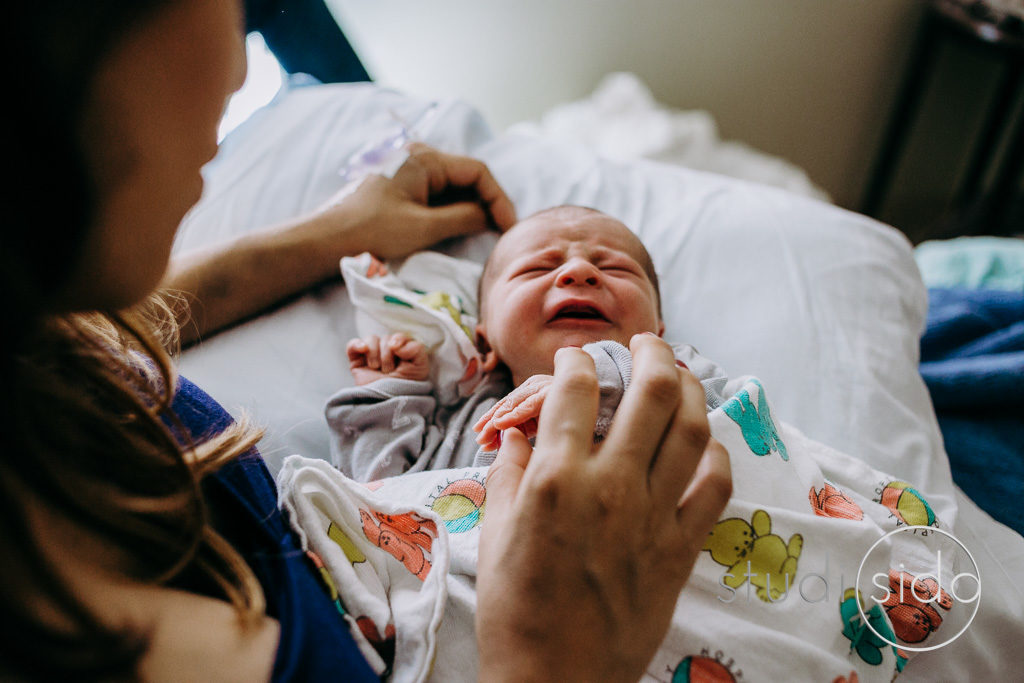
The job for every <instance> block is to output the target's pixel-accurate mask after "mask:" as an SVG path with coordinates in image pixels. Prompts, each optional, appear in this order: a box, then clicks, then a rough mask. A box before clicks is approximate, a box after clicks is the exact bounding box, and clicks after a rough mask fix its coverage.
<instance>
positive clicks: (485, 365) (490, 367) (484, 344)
mask: <svg viewBox="0 0 1024 683" xmlns="http://www.w3.org/2000/svg"><path fill="white" fill-rule="evenodd" d="M476 348H477V350H479V351H480V353H482V354H483V355H484V359H483V362H482V363H481V364H480V370H481V371H482V372H493V371H494V369H495V368H496V367H498V363H499V362H501V361H500V359H499V358H498V354H497V353H495V351H494V349H492V348H491V344H490V342H488V341H487V328H485V327H484V324H483V323H478V324H477V326H476Z"/></svg>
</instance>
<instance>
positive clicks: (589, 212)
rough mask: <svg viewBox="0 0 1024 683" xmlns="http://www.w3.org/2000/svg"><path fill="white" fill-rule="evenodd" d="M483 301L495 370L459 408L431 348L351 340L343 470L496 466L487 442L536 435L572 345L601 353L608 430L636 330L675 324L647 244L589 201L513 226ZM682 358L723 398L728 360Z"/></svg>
mask: <svg viewBox="0 0 1024 683" xmlns="http://www.w3.org/2000/svg"><path fill="white" fill-rule="evenodd" d="M478 298H479V301H480V320H481V322H480V323H479V324H478V325H477V327H476V330H475V332H476V337H477V344H478V347H479V349H480V351H481V352H482V354H483V362H482V364H481V366H482V369H483V370H484V371H485V372H486V373H488V377H487V379H486V380H485V381H484V382H483V384H482V385H481V386H480V387H479V388H478V389H477V391H475V392H474V393H473V395H472V396H470V397H469V398H468V399H467V400H466V401H465V402H464V403H463V404H462V405H460V406H455V407H454V408H449V407H443V406H438V405H437V401H436V400H435V399H434V397H433V396H432V395H431V389H432V387H431V386H430V384H429V382H427V381H426V380H427V377H428V376H429V374H430V357H429V354H428V352H427V349H426V347H425V346H424V345H423V344H422V343H420V342H418V341H416V340H414V339H412V338H410V337H409V336H408V335H405V334H402V333H396V334H392V335H389V336H386V337H384V338H378V337H369V338H365V339H353V340H351V341H350V342H349V343H348V346H347V353H348V358H349V363H350V367H351V370H352V374H353V377H354V378H355V380H356V384H357V386H356V387H354V388H350V389H344V390H342V391H340V392H338V393H337V394H335V395H334V396H333V397H332V398H331V399H330V400H329V402H328V406H327V411H326V413H327V419H328V422H329V423H330V425H331V426H332V427H333V428H334V429H333V433H334V437H333V442H332V455H333V458H334V462H335V465H336V466H337V467H338V468H339V469H341V471H342V472H344V473H345V474H347V475H349V476H352V477H353V478H355V479H357V480H360V481H368V480H374V479H380V478H383V477H386V476H392V475H395V474H400V473H402V472H405V471H417V470H421V469H438V468H446V467H459V466H466V465H471V464H476V465H483V464H489V462H490V460H491V459H492V457H493V456H491V457H488V456H486V455H484V454H483V453H482V452H481V450H482V451H483V452H487V451H494V450H496V448H497V445H498V443H499V440H500V432H501V430H504V429H508V428H509V427H512V426H519V427H520V429H521V430H522V431H524V432H525V433H526V435H527V436H533V434H534V433H535V431H536V417H537V416H538V415H539V414H540V406H541V404H542V401H543V398H544V395H545V393H546V390H547V386H548V385H549V383H550V379H551V373H552V370H553V367H554V366H553V364H554V356H555V351H557V350H558V349H559V348H561V347H563V346H579V347H583V348H584V350H586V351H587V352H588V353H590V354H591V356H592V357H593V358H594V362H595V365H596V367H597V370H598V378H599V381H600V383H601V394H602V403H601V412H600V415H599V419H598V425H597V430H596V436H597V437H598V438H600V437H601V436H603V434H604V433H605V432H607V429H608V425H609V424H610V421H611V417H612V415H613V413H614V410H615V407H616V406H617V405H618V401H619V398H620V397H621V395H622V392H623V391H624V390H625V388H626V386H628V384H629V378H630V374H631V360H630V356H629V352H628V351H627V350H626V345H627V344H628V343H629V339H630V338H631V337H632V336H633V335H634V334H640V333H644V332H647V333H650V334H657V335H659V336H660V335H661V334H662V333H663V332H664V329H665V325H664V323H663V322H662V319H661V310H660V309H661V305H660V295H659V291H658V277H657V274H656V273H655V271H654V265H653V263H652V262H651V257H650V255H649V254H648V253H647V250H646V249H645V248H644V245H643V244H642V243H641V242H640V240H639V239H638V238H637V237H636V235H634V234H633V233H632V232H631V231H630V230H629V229H628V228H627V227H626V226H625V225H623V224H622V223H621V222H620V221H618V220H616V219H614V218H612V217H610V216H608V215H606V214H603V213H601V212H599V211H596V210H594V209H588V208H583V207H576V206H562V207H556V208H554V209H548V210H546V211H541V212H539V213H537V214H534V215H533V216H531V217H529V218H527V219H526V220H524V221H522V222H520V223H519V224H517V225H516V226H515V227H513V228H512V229H511V230H509V231H508V232H506V233H505V234H504V235H503V236H502V238H501V239H500V240H499V241H498V243H497V245H496V246H495V248H494V250H493V251H492V252H491V255H490V257H489V258H488V260H487V264H486V265H485V266H484V271H483V274H482V276H481V279H480V285H479V294H478ZM677 358H680V362H681V363H685V365H686V366H687V367H689V368H690V369H691V371H693V372H694V373H695V374H696V375H697V376H698V378H699V379H701V380H702V381H703V383H704V386H705V391H706V393H709V398H712V397H714V396H717V395H718V394H717V392H718V391H719V390H720V389H721V387H722V386H724V383H725V376H724V374H723V373H721V371H719V370H718V369H717V367H715V366H714V365H713V364H712V363H710V362H708V361H706V360H704V359H701V358H699V357H698V356H697V355H696V354H695V352H694V351H693V350H692V349H691V348H689V347H682V348H677ZM513 388H516V389H515V391H511V390H512V389H513ZM510 391H511V393H509V392H510ZM713 401H714V399H713V398H712V402H713ZM712 407H713V405H712ZM471 428H472V429H475V430H476V431H477V432H479V436H476V435H475V434H473V433H472V431H471ZM480 446H482V447H483V448H482V449H481V448H480Z"/></svg>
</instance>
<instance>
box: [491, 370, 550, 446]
mask: <svg viewBox="0 0 1024 683" xmlns="http://www.w3.org/2000/svg"><path fill="white" fill-rule="evenodd" d="M552 381H554V377H552V376H551V375H534V376H533V377H530V378H529V379H528V380H526V381H525V382H523V383H522V384H520V385H519V386H518V387H516V388H515V389H513V390H512V392H511V393H510V394H509V395H508V396H506V397H505V398H503V399H501V400H500V401H498V402H497V403H495V404H494V405H493V406H491V409H490V410H488V411H487V412H486V413H484V415H483V417H481V418H480V419H479V420H477V423H476V424H475V425H473V430H474V431H477V432H480V433H479V434H478V435H477V437H476V442H477V443H478V444H480V445H481V446H483V449H484V450H485V451H496V450H498V446H500V445H501V439H500V432H502V431H504V430H506V429H508V428H510V427H518V428H519V431H521V432H522V433H523V434H525V435H526V437H527V438H532V437H534V436H535V435H536V434H537V418H538V417H540V408H541V406H542V405H544V397H545V396H547V395H548V389H550V388H551V382H552Z"/></svg>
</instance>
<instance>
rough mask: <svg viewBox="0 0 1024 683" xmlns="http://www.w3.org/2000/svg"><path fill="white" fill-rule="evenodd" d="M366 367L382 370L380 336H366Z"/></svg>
mask: <svg viewBox="0 0 1024 683" xmlns="http://www.w3.org/2000/svg"><path fill="white" fill-rule="evenodd" d="M365 343H366V367H368V368H370V369H371V370H380V338H379V337H377V335H371V336H369V337H367V338H366V340H365Z"/></svg>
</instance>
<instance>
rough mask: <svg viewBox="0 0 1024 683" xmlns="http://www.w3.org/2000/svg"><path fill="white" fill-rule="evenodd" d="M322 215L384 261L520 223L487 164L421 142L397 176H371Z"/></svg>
mask: <svg viewBox="0 0 1024 683" xmlns="http://www.w3.org/2000/svg"><path fill="white" fill-rule="evenodd" d="M322 214H323V218H324V219H330V218H331V217H332V216H335V214H336V215H337V219H338V222H339V223H342V222H344V223H345V224H346V230H348V231H349V232H350V235H349V237H350V238H356V239H357V240H358V246H357V253H359V252H363V251H368V252H370V253H371V254H373V255H374V256H377V257H378V258H381V259H392V258H401V257H403V256H406V255H408V254H411V253H412V252H414V251H418V250H420V249H424V248H426V247H429V246H430V245H432V244H435V243H437V242H440V241H441V240H443V239H447V238H449V237H455V236H458V235H468V234H471V233H476V232H482V231H483V230H486V229H487V228H488V227H489V226H494V227H497V228H498V229H499V230H501V231H505V230H508V229H509V228H511V227H512V225H513V224H514V223H515V222H516V214H515V209H514V208H513V207H512V202H511V200H509V198H508V197H507V196H506V195H505V192H504V191H503V190H502V189H501V186H499V185H498V182H497V181H496V180H495V179H494V176H492V175H491V172H490V171H489V170H488V169H487V166H486V165H485V164H484V163H483V162H482V161H479V160H477V159H471V158H469V157H464V156H457V155H454V154H445V153H444V152H439V151H437V150H436V149H433V148H431V147H428V146H427V145H424V144H421V143H412V144H411V145H409V158H408V159H407V160H406V161H405V163H404V164H402V166H401V168H399V169H398V171H397V172H396V173H395V175H394V177H393V178H390V179H389V178H384V177H383V176H379V175H372V176H369V177H367V178H366V179H365V180H364V181H363V182H362V183H361V184H360V185H359V187H358V188H357V189H356V190H355V192H353V193H352V194H346V195H344V196H342V198H341V199H340V201H339V200H338V199H331V200H329V201H328V202H327V204H326V205H325V207H324V209H322ZM343 255H344V254H339V255H338V256H336V257H335V260H337V259H338V258H340V256H343Z"/></svg>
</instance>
